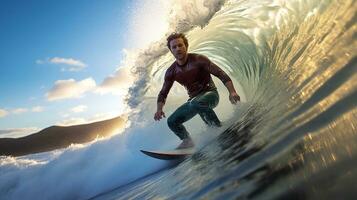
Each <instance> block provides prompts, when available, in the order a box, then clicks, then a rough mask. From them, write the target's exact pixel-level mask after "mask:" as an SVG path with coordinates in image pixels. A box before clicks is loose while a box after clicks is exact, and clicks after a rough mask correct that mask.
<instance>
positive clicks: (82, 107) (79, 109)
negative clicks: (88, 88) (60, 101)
mask: <svg viewBox="0 0 357 200" xmlns="http://www.w3.org/2000/svg"><path fill="white" fill-rule="evenodd" d="M87 108H88V107H87V106H85V105H79V106H76V107H73V108H72V109H71V111H72V112H74V113H80V112H84V111H85V110H87Z"/></svg>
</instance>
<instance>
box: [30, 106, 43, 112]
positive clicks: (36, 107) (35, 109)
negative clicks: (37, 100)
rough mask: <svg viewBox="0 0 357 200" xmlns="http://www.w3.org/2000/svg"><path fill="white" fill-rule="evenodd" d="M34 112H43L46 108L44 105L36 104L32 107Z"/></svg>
mask: <svg viewBox="0 0 357 200" xmlns="http://www.w3.org/2000/svg"><path fill="white" fill-rule="evenodd" d="M31 111H32V112H43V111H44V108H43V107H42V106H35V107H32V109H31Z"/></svg>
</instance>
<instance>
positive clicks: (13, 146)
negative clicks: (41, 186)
mask: <svg viewBox="0 0 357 200" xmlns="http://www.w3.org/2000/svg"><path fill="white" fill-rule="evenodd" d="M124 127H125V120H124V118H123V117H120V116H119V117H115V118H113V119H108V120H103V121H99V122H93V123H89V124H81V125H74V126H50V127H48V128H45V129H43V130H41V131H39V132H37V133H33V134H30V135H27V136H24V137H19V138H0V156H24V155H28V154H34V153H42V152H47V151H53V150H56V149H61V148H66V147H68V146H70V145H71V144H82V143H87V142H90V141H93V140H95V139H96V138H98V137H108V136H110V135H112V134H113V132H114V131H118V130H120V129H123V128H124Z"/></svg>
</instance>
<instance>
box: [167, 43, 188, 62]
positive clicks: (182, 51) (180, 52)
mask: <svg viewBox="0 0 357 200" xmlns="http://www.w3.org/2000/svg"><path fill="white" fill-rule="evenodd" d="M170 50H171V53H172V54H173V55H174V56H175V58H176V60H182V59H184V58H185V57H186V54H187V47H186V46H185V43H184V41H183V39H182V38H176V39H173V40H171V41H170Z"/></svg>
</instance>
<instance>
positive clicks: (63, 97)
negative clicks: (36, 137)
mask: <svg viewBox="0 0 357 200" xmlns="http://www.w3.org/2000/svg"><path fill="white" fill-rule="evenodd" d="M133 4H134V2H133V1H130V0H120V1H119V0H103V1H98V0H96V1H94V0H75V1H73V0H62V1H55V0H29V1H23V0H21V1H20V0H1V1H0V27H1V32H0V44H1V46H0V92H1V94H0V137H5V136H7V137H8V136H12V135H13V136H15V135H16V133H18V134H19V131H23V132H26V131H27V132H31V131H32V132H33V131H35V130H39V129H42V128H45V127H47V126H51V125H54V124H66V123H67V124H70V121H73V122H74V121H77V122H81V121H82V122H85V121H90V120H91V119H92V120H93V119H94V118H98V119H99V118H101V117H104V118H105V116H110V115H113V114H115V113H120V112H121V110H122V105H121V101H120V99H121V98H120V97H119V96H118V95H114V94H112V93H106V94H101V95H99V94H97V93H94V92H89V91H92V90H93V88H95V87H96V86H99V85H101V84H102V83H103V81H104V80H105V79H106V78H107V77H108V76H110V75H111V74H113V73H115V71H116V69H117V68H118V66H120V62H121V61H122V59H123V56H124V55H123V49H125V48H130V45H131V44H130V40H128V36H127V35H128V34H127V33H126V30H128V28H129V26H130V19H131V17H132V13H131V11H132V10H133V6H134V5H133ZM74 88H76V89H74ZM70 90H71V91H70ZM64 93H66V94H64ZM11 134H12V135H11Z"/></svg>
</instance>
